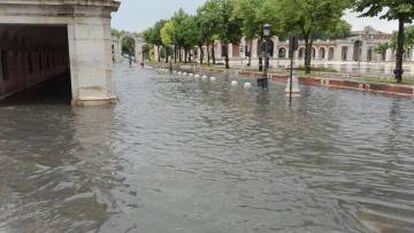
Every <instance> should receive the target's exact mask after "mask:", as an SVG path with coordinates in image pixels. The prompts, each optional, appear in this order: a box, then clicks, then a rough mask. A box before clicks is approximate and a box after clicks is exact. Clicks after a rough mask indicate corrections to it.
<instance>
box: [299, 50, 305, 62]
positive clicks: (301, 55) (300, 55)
mask: <svg viewBox="0 0 414 233" xmlns="http://www.w3.org/2000/svg"><path fill="white" fill-rule="evenodd" d="M304 57H305V48H300V49H299V59H302V58H304Z"/></svg>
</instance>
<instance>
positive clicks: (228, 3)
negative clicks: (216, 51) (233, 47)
mask: <svg viewBox="0 0 414 233" xmlns="http://www.w3.org/2000/svg"><path fill="white" fill-rule="evenodd" d="M234 7H235V2H234V0H219V1H218V13H219V24H218V25H217V26H218V29H219V33H218V37H219V39H220V41H221V43H223V44H224V45H225V46H224V47H225V50H226V51H224V56H225V63H226V69H230V65H229V47H228V44H231V43H238V42H240V39H241V37H242V31H241V27H242V22H241V20H240V19H239V18H236V17H234V14H233V11H234Z"/></svg>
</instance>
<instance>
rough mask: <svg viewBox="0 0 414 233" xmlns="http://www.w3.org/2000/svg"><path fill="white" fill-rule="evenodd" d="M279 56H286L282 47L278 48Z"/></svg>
mask: <svg viewBox="0 0 414 233" xmlns="http://www.w3.org/2000/svg"><path fill="white" fill-rule="evenodd" d="M279 58H286V49H285V48H284V47H282V48H280V49H279Z"/></svg>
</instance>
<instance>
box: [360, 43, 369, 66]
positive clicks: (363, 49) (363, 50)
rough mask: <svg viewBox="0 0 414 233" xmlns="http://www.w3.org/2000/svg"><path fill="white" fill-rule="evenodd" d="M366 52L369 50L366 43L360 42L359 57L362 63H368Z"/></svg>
mask: <svg viewBox="0 0 414 233" xmlns="http://www.w3.org/2000/svg"><path fill="white" fill-rule="evenodd" d="M368 50H369V46H368V45H367V42H366V41H364V42H362V47H361V55H360V56H361V61H362V62H367V61H368Z"/></svg>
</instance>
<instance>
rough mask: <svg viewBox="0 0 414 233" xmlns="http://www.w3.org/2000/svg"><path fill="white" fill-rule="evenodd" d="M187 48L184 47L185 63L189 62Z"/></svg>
mask: <svg viewBox="0 0 414 233" xmlns="http://www.w3.org/2000/svg"><path fill="white" fill-rule="evenodd" d="M187 55H188V53H187V49H184V63H187Z"/></svg>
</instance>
